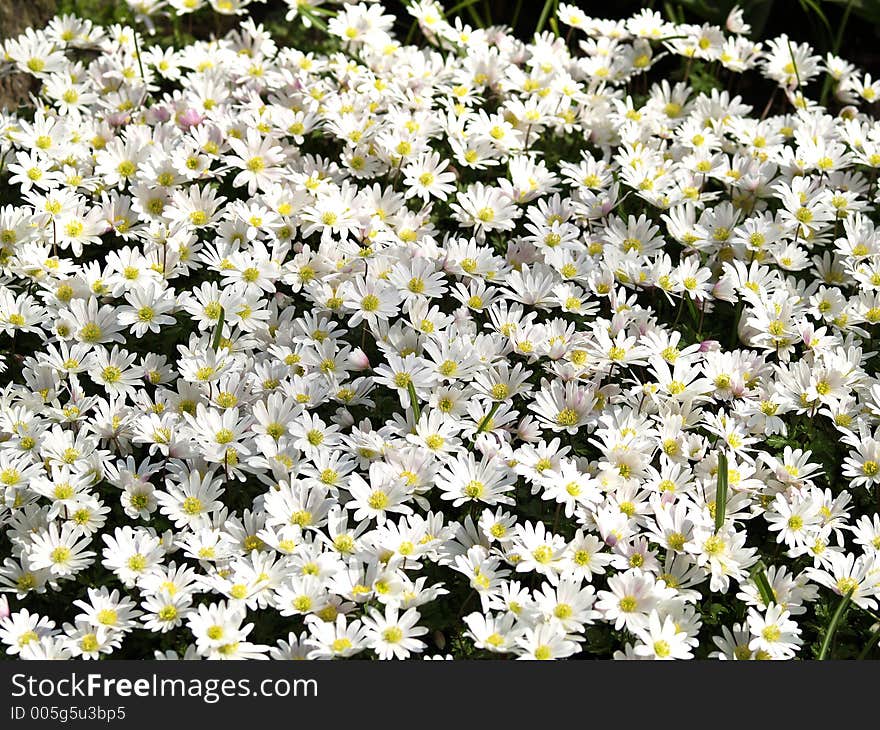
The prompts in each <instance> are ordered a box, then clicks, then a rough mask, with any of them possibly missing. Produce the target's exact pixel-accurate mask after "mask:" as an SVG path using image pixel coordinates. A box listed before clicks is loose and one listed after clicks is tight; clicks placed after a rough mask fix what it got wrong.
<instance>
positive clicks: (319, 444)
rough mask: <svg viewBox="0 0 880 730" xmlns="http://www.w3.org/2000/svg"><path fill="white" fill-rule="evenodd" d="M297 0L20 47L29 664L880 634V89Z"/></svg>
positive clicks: (800, 46) (590, 654) (793, 644)
mask: <svg viewBox="0 0 880 730" xmlns="http://www.w3.org/2000/svg"><path fill="white" fill-rule="evenodd" d="M288 4H289V6H290V8H289V12H288V13H287V19H286V21H287V23H288V24H289V25H290V27H291V28H294V29H296V30H297V32H298V33H299V35H298V36H297V37H298V38H300V39H301V41H300V42H298V43H295V44H294V43H287V42H282V41H281V40H278V39H277V38H274V37H273V35H272V34H271V33H270V32H269V31H268V30H267V29H266V28H265V27H264V26H263V25H261V24H260V23H258V22H256V21H255V20H254V19H253V18H251V16H250V14H249V12H250V11H252V10H253V8H255V7H257V6H259V5H261V3H248V2H244V0H236V1H235V2H231V1H229V0H227V1H226V2H223V1H222V0H217V1H216V2H215V0H211V3H210V4H209V3H206V2H205V1H204V0H169V1H168V2H167V3H166V2H141V3H132V4H131V5H132V7H135V6H137V7H136V12H134V13H133V14H132V15H131V21H130V22H129V23H127V24H117V25H110V26H107V27H103V26H100V25H98V24H96V23H93V22H92V21H90V20H85V19H80V18H77V17H75V16H73V15H64V16H58V17H55V18H54V19H53V20H51V22H50V23H49V24H48V26H47V27H45V28H32V29H29V30H28V31H27V32H26V33H24V34H23V35H21V36H19V37H16V38H10V39H8V40H6V41H5V42H4V43H3V46H2V54H0V73H2V74H4V75H8V74H26V75H30V76H31V77H33V88H34V89H35V91H34V93H33V95H32V96H31V99H30V101H29V103H28V104H26V105H24V106H22V107H19V108H16V109H6V110H5V111H3V112H2V113H0V350H2V368H3V372H2V375H0V385H2V389H0V486H2V489H0V591H2V594H0V595H2V598H0V642H2V645H3V650H4V651H5V654H6V656H7V658H20V659H46V658H51V659H105V658H110V659H115V658H147V659H152V658H159V659H178V658H181V659H183V658H185V659H289V658H308V659H334V658H347V657H355V658H359V659H367V658H373V659H375V658H378V659H404V658H415V659H420V658H439V659H461V658H469V659H474V658H502V659H565V658H613V659H690V658H697V659H703V658H717V659H793V658H800V659H816V658H826V657H827V658H856V657H860V658H864V657H873V656H876V655H877V652H878V650H877V649H876V648H875V646H874V645H875V644H876V642H877V638H878V636H880V616H878V615H877V614H876V613H875V612H876V611H877V610H878V601H877V598H878V594H880V559H878V551H880V515H878V504H880V430H878V425H880V379H878V377H877V357H876V355H877V353H876V352H875V347H876V346H877V344H878V343H875V341H874V336H875V335H877V334H878V333H880V330H878V323H880V231H878V230H876V228H875V220H877V217H878V201H880V198H878V189H877V184H876V183H877V173H878V169H880V125H878V123H877V121H876V119H875V118H874V117H873V116H872V111H873V110H874V108H875V107H874V106H873V104H874V102H875V101H876V100H877V99H878V95H880V81H878V80H873V79H872V78H871V77H870V76H869V75H867V74H864V73H863V72H862V71H861V70H860V69H859V68H857V67H855V66H854V65H852V64H850V63H848V62H847V61H846V60H845V59H843V58H840V57H838V56H836V55H833V54H828V55H827V56H824V57H823V56H820V55H818V54H817V53H815V52H814V50H813V49H812V48H811V47H810V46H808V45H807V44H805V43H799V42H797V41H796V40H794V39H791V38H788V37H785V36H782V37H777V38H771V39H766V40H763V41H761V42H757V41H755V40H754V39H752V38H751V36H750V29H749V27H748V25H747V21H748V18H745V19H744V18H743V16H742V13H741V12H739V11H735V12H734V13H732V14H731V16H730V17H729V18H728V20H727V23H726V27H723V28H722V27H714V26H711V25H693V24H686V23H670V22H668V21H667V20H665V19H664V17H663V16H661V15H660V14H659V13H657V12H653V11H649V10H645V11H642V12H640V13H639V14H637V15H635V16H633V17H631V18H629V19H626V20H603V19H599V18H592V17H587V16H586V15H585V14H584V12H582V11H581V10H578V9H577V8H576V7H575V6H570V5H566V4H561V5H559V6H558V12H555V13H554V14H553V15H552V17H551V18H550V20H552V23H551V27H552V30H549V29H548V30H543V29H541V30H540V32H538V33H536V34H534V35H533V36H532V39H531V40H530V41H529V42H524V41H522V40H518V39H517V38H516V37H515V36H514V35H513V34H512V33H511V32H510V30H509V29H508V28H505V27H500V26H493V27H488V28H478V27H471V26H469V25H466V24H465V23H463V22H462V21H461V19H460V18H459V17H456V18H455V19H447V17H446V15H445V14H444V9H443V7H441V5H439V4H437V3H435V2H433V1H432V0H422V2H420V3H418V4H414V5H411V6H410V7H409V18H408V22H409V23H411V26H412V27H411V32H410V33H409V37H408V38H404V37H402V34H400V33H397V32H395V30H394V27H393V24H394V23H395V18H394V17H393V16H392V15H391V14H390V13H389V12H388V11H387V10H386V9H385V8H384V7H383V6H382V4H380V3H348V4H344V3H339V2H329V3H325V4H310V3H303V2H296V1H293V0H291V2H289V3H288ZM193 11H195V12H200V13H202V14H206V15H207V16H209V17H210V16H211V15H212V14H214V15H217V14H219V15H220V16H222V18H223V19H224V20H225V21H231V22H230V23H229V25H228V27H229V28H231V30H228V31H226V30H223V32H221V33H220V34H219V35H215V37H211V38H206V39H201V40H194V41H192V42H177V43H174V42H173V41H172V42H170V43H161V44H160V43H157V42H156V38H158V37H159V36H155V37H154V36H153V35H151V33H152V31H153V30H154V23H160V22H162V23H167V22H170V21H173V22H175V23H177V22H178V20H179V18H178V16H186V15H188V14H189V13H191V12H193ZM404 20H406V19H404ZM544 20H545V18H542V24H543V21H544ZM174 27H175V30H176V29H177V28H178V26H177V25H175V26H174ZM176 35H177V33H176Z"/></svg>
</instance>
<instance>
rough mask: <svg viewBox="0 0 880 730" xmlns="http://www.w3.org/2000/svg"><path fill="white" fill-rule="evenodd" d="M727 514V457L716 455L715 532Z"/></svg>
mask: <svg viewBox="0 0 880 730" xmlns="http://www.w3.org/2000/svg"><path fill="white" fill-rule="evenodd" d="M726 513H727V455H726V454H725V453H724V452H723V451H722V452H720V453H719V454H718V476H717V482H716V486H715V532H718V530H720V529H721V527H722V526H723V525H724V517H725V516H726Z"/></svg>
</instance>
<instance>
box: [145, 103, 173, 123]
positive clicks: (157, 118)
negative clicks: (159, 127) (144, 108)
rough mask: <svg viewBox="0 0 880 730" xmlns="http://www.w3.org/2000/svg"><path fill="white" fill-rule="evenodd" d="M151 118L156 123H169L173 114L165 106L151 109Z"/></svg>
mask: <svg viewBox="0 0 880 730" xmlns="http://www.w3.org/2000/svg"><path fill="white" fill-rule="evenodd" d="M149 115H150V118H151V119H152V120H153V121H154V122H157V123H158V122H167V121H168V120H169V119H171V112H170V111H169V109H168V107H165V106H154V107H151V108H150V112H149Z"/></svg>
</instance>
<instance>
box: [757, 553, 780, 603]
mask: <svg viewBox="0 0 880 730" xmlns="http://www.w3.org/2000/svg"><path fill="white" fill-rule="evenodd" d="M752 580H753V581H755V585H756V586H758V593H760V594H761V600H762V601H764V605H765V606H769V605H770V604H771V603H776V597H775V596H774V595H773V588H772V587H771V586H770V581H769V580H767V566H766V565H764V561H763V560H759V561H758V562H757V563H755V567H753V568H752Z"/></svg>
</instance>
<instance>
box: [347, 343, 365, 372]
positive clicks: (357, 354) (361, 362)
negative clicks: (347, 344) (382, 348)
mask: <svg viewBox="0 0 880 730" xmlns="http://www.w3.org/2000/svg"><path fill="white" fill-rule="evenodd" d="M348 361H349V362H350V363H351V364H352V365H353V366H354V369H355V370H369V369H370V358H368V357H367V353H365V352H364V351H363V350H362V349H361V348H360V347H356V348H354V350H352V351H351V355H349V356H348Z"/></svg>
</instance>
